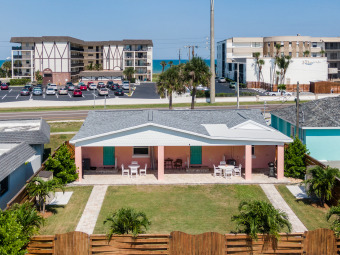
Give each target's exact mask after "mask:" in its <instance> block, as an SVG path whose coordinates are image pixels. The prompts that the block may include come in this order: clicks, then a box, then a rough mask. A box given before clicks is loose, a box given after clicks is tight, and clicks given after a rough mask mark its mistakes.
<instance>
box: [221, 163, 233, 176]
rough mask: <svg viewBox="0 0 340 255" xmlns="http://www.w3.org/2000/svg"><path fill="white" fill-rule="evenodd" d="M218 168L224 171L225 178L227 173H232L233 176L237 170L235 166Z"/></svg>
mask: <svg viewBox="0 0 340 255" xmlns="http://www.w3.org/2000/svg"><path fill="white" fill-rule="evenodd" d="M218 167H219V168H221V169H222V171H223V176H226V174H227V173H231V175H232V174H233V171H234V168H235V166H234V165H219V166H218Z"/></svg>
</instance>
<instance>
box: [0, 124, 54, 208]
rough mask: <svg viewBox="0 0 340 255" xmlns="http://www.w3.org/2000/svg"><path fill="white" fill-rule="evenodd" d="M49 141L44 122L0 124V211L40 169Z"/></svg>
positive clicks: (48, 132) (46, 126) (47, 129)
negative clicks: (45, 147)
mask: <svg viewBox="0 0 340 255" xmlns="http://www.w3.org/2000/svg"><path fill="white" fill-rule="evenodd" d="M49 141H50V127H49V125H48V124H47V123H46V121H45V120H42V119H31V120H0V208H1V209H4V208H5V207H6V204H7V203H8V202H9V201H10V200H11V199H12V198H13V196H14V195H15V194H17V193H18V191H19V190H20V189H21V188H22V187H23V186H24V185H25V183H26V180H28V179H29V178H30V177H31V176H32V175H33V174H34V173H35V172H36V171H37V170H38V169H39V168H40V167H41V163H42V157H43V153H44V144H46V143H49Z"/></svg>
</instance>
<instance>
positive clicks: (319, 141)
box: [271, 96, 340, 161]
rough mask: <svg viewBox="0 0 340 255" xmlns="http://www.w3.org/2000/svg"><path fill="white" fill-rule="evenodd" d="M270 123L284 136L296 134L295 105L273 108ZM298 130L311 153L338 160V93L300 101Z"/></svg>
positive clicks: (339, 135) (327, 159)
mask: <svg viewBox="0 0 340 255" xmlns="http://www.w3.org/2000/svg"><path fill="white" fill-rule="evenodd" d="M271 126H272V127H273V128H275V129H277V130H279V131H280V132H282V133H283V134H285V135H287V136H291V137H292V136H295V135H296V133H297V132H296V106H295V105H291V106H288V107H285V108H281V109H278V110H275V111H272V112H271ZM298 132H299V138H300V139H301V140H302V141H303V143H304V144H306V146H307V149H308V150H309V152H310V155H311V156H312V157H314V158H316V159H318V160H321V161H337V160H340V146H339V144H340V96H336V97H327V98H323V99H319V100H312V101H309V102H306V103H302V104H300V107H299V131H298Z"/></svg>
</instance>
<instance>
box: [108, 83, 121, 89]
mask: <svg viewBox="0 0 340 255" xmlns="http://www.w3.org/2000/svg"><path fill="white" fill-rule="evenodd" d="M119 88H120V86H119V84H118V83H113V84H112V86H111V88H110V89H111V90H116V89H119Z"/></svg>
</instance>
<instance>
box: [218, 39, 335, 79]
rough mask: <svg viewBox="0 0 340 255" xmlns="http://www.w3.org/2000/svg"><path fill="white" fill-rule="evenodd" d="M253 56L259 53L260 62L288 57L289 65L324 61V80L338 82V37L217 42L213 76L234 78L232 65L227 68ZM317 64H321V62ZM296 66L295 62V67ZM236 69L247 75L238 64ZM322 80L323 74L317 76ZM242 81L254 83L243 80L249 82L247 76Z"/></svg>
mask: <svg viewBox="0 0 340 255" xmlns="http://www.w3.org/2000/svg"><path fill="white" fill-rule="evenodd" d="M277 44H279V45H280V46H281V47H280V49H279V50H277V49H276V45H277ZM255 52H259V53H260V58H266V57H269V58H274V57H275V56H277V55H287V56H291V57H292V59H293V62H294V60H295V59H296V58H304V57H307V58H322V57H326V58H327V66H328V70H327V74H326V75H327V78H331V79H338V78H340V72H339V69H340V37H310V36H300V35H297V36H273V37H233V38H230V39H226V40H223V41H220V42H218V43H217V75H218V76H223V77H227V76H228V75H231V74H233V75H234V74H235V72H234V71H235V69H234V68H233V66H234V65H228V64H229V63H232V62H240V59H246V58H253V56H254V55H253V54H254V53H255ZM320 61H321V62H323V60H320ZM243 62H244V61H243ZM300 62H301V61H296V63H300ZM302 62H303V61H302ZM302 62H301V63H302ZM244 64H245V63H244ZM235 66H236V65H235ZM240 67H241V68H240V69H241V72H244V73H246V72H247V71H246V70H247V69H246V65H244V66H243V65H242V64H240ZM291 68H292V67H291ZM299 68H302V69H306V68H307V69H308V66H301V67H299ZM322 70H324V69H322ZM324 76H325V75H324V74H321V76H320V79H321V77H324ZM243 77H244V81H243V82H254V81H249V80H246V79H245V77H248V78H250V77H249V76H248V75H247V76H243ZM229 78H231V77H229ZM327 78H326V79H327ZM241 79H243V78H241ZM322 79H323V78H322ZM292 80H294V79H292Z"/></svg>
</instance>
